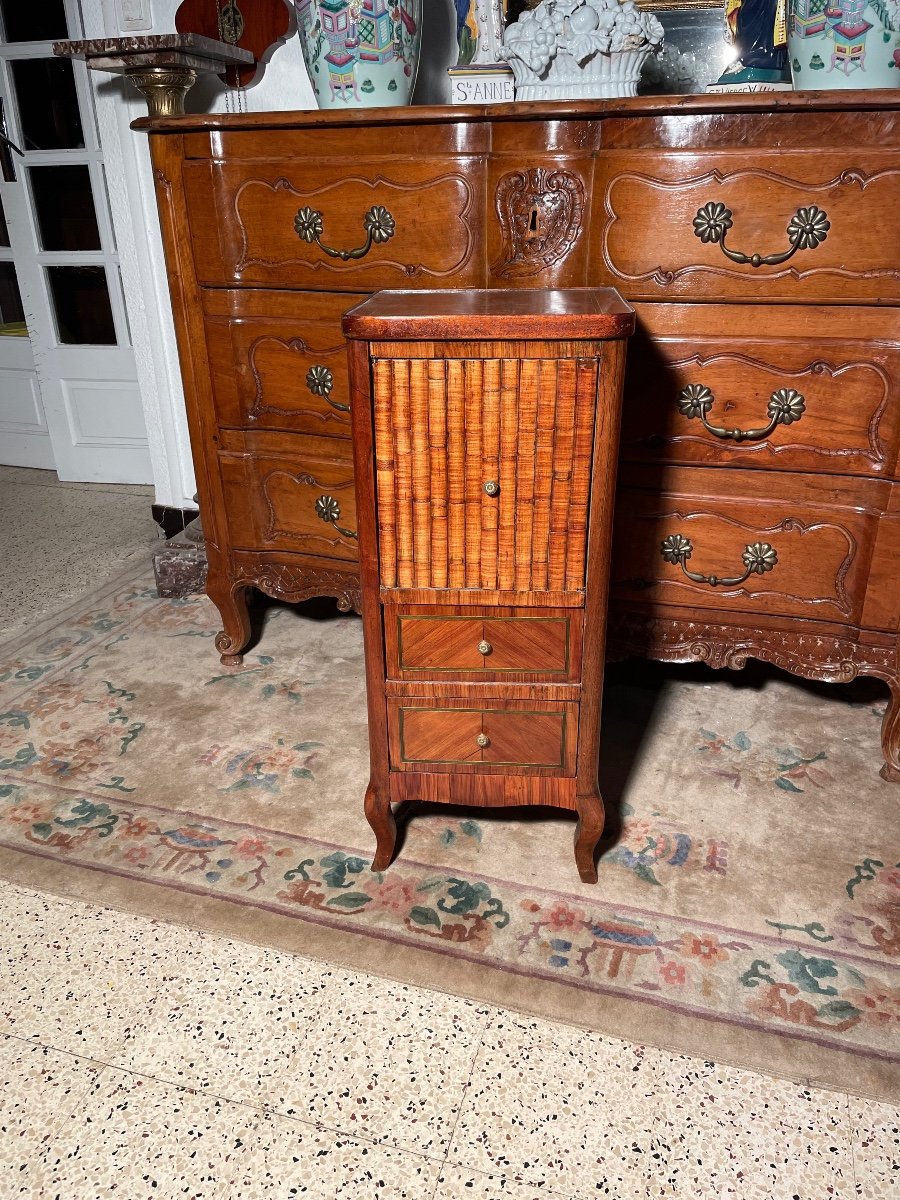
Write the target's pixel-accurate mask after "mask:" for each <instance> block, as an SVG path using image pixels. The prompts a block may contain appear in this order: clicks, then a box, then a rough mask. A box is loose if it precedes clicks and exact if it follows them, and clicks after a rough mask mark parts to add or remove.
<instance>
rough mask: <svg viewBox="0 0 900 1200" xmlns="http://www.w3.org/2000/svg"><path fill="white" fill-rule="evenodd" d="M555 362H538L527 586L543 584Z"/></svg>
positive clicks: (556, 376)
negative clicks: (528, 581)
mask: <svg viewBox="0 0 900 1200" xmlns="http://www.w3.org/2000/svg"><path fill="white" fill-rule="evenodd" d="M558 380H559V364H558V363H557V362H554V361H552V360H548V361H546V362H542V363H541V365H540V374H539V382H538V399H537V436H536V438H535V460H534V524H533V527H532V531H531V587H532V589H534V590H543V589H544V588H546V586H547V572H548V558H549V554H550V496H551V491H552V483H553V434H554V430H555V428H556V397H557V393H558V390H559V388H558Z"/></svg>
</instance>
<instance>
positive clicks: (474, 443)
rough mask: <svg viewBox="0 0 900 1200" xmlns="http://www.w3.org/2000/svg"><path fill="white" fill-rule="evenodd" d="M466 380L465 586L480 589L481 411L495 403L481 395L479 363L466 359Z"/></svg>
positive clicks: (481, 382) (493, 400) (482, 469)
mask: <svg viewBox="0 0 900 1200" xmlns="http://www.w3.org/2000/svg"><path fill="white" fill-rule="evenodd" d="M465 381H466V434H465V447H466V457H465V462H466V567H465V578H466V587H476V588H477V587H480V586H481V497H482V496H483V495H484V494H485V493H484V487H483V484H484V481H485V479H486V476H485V475H484V461H483V457H482V444H481V440H482V409H483V406H490V405H492V404H494V403H496V397H491V396H489V395H488V394H487V393H485V392H484V379H483V371H482V364H481V361H480V360H479V359H470V360H469V361H467V362H466V364H465Z"/></svg>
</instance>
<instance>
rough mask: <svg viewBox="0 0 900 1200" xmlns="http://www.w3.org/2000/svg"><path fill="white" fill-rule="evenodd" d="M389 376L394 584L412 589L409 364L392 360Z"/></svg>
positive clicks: (413, 573) (413, 576)
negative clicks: (395, 576)
mask: <svg viewBox="0 0 900 1200" xmlns="http://www.w3.org/2000/svg"><path fill="white" fill-rule="evenodd" d="M392 365H393V370H392V372H391V386H392V389H393V396H392V398H391V399H392V404H393V410H394V411H393V421H392V428H393V437H394V489H395V495H396V498H397V510H396V513H397V519H396V525H397V582H398V584H399V585H400V587H413V586H414V585H415V583H414V581H415V570H414V567H413V549H414V547H413V528H412V520H413V514H412V445H411V441H410V429H409V363H408V362H405V361H404V360H403V359H395V360H394V362H393V364H392Z"/></svg>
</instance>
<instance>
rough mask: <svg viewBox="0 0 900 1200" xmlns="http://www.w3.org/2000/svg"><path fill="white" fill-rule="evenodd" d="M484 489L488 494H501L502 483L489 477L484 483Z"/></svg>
mask: <svg viewBox="0 0 900 1200" xmlns="http://www.w3.org/2000/svg"><path fill="white" fill-rule="evenodd" d="M484 490H485V493H486V494H487V495H488V496H499V494H500V484H499V483H498V482H497V480H496V479H489V480H488V481H487V483H486V484H485V485H484Z"/></svg>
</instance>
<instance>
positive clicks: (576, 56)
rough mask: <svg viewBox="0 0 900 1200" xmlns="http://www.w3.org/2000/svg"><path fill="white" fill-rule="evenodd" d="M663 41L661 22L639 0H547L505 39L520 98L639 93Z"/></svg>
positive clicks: (589, 97) (521, 19)
mask: <svg viewBox="0 0 900 1200" xmlns="http://www.w3.org/2000/svg"><path fill="white" fill-rule="evenodd" d="M662 44H663V27H662V25H661V24H660V23H659V21H658V20H657V19H656V17H654V16H653V14H652V13H649V12H642V11H641V10H640V9H639V8H638V7H637V5H636V4H635V3H634V0H624V3H620V2H619V0H542V3H541V4H539V5H538V6H537V8H534V9H531V10H530V11H529V10H526V11H525V12H523V13H522V15H521V16H520V17H519V19H518V21H516V22H515V24H513V25H510V26H509V28H508V29H507V31H506V36H505V38H504V40H503V48H504V53H505V56H506V58H507V60H508V62H509V65H510V66H511V67H512V70H513V75H514V76H515V80H516V99H517V100H581V99H584V100H593V99H602V98H603V97H607V96H634V95H636V94H637V86H638V81H639V79H640V77H641V67H642V66H643V65H644V62H645V60H646V58H647V56H648V55H649V54H651V53H653V52H654V51H656V52H658V51H659V50H660V49H661V47H662Z"/></svg>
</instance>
